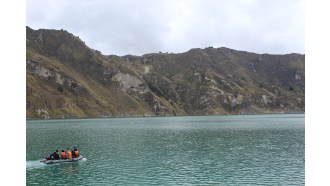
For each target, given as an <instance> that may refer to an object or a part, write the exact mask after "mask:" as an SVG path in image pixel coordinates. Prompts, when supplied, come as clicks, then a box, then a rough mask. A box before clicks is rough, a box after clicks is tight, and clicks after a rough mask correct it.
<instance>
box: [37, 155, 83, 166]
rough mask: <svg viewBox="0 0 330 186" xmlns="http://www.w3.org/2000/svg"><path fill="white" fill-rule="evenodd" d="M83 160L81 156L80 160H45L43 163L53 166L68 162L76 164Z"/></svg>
mask: <svg viewBox="0 0 330 186" xmlns="http://www.w3.org/2000/svg"><path fill="white" fill-rule="evenodd" d="M82 159H83V156H79V157H78V158H72V159H59V160H46V159H43V160H41V162H44V163H45V164H53V163H66V162H76V161H80V160H82Z"/></svg>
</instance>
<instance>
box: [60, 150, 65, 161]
mask: <svg viewBox="0 0 330 186" xmlns="http://www.w3.org/2000/svg"><path fill="white" fill-rule="evenodd" d="M61 159H66V153H65V151H64V150H62V152H61Z"/></svg>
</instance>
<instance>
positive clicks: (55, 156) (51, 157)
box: [46, 150, 60, 160]
mask: <svg viewBox="0 0 330 186" xmlns="http://www.w3.org/2000/svg"><path fill="white" fill-rule="evenodd" d="M46 159H47V160H59V159H60V156H59V155H58V150H55V151H54V152H53V154H51V155H49V156H48V157H47V158H46Z"/></svg>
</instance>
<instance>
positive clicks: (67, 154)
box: [66, 147, 72, 159]
mask: <svg viewBox="0 0 330 186" xmlns="http://www.w3.org/2000/svg"><path fill="white" fill-rule="evenodd" d="M66 159H72V153H71V151H70V148H69V147H68V148H66Z"/></svg>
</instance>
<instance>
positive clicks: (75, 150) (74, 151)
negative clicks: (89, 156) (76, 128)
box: [73, 147, 79, 158]
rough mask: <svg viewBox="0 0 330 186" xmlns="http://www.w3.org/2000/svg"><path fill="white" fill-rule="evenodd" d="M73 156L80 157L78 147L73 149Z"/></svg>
mask: <svg viewBox="0 0 330 186" xmlns="http://www.w3.org/2000/svg"><path fill="white" fill-rule="evenodd" d="M73 156H74V157H75V158H78V157H79V152H78V149H77V148H76V147H75V148H74V149H73Z"/></svg>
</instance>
